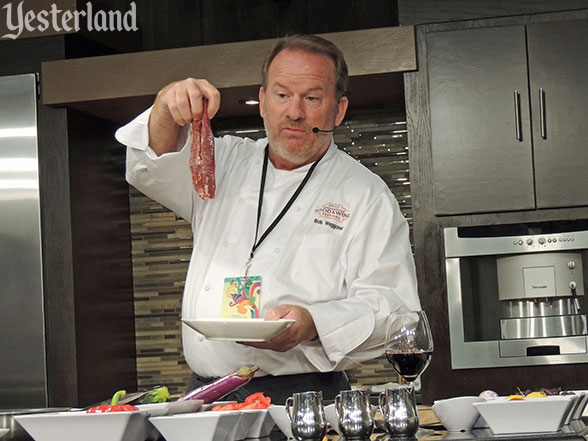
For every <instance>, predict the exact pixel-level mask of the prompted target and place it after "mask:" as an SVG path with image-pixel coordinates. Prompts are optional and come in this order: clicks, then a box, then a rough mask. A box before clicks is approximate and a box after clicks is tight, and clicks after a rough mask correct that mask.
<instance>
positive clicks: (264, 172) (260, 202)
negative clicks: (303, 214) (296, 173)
mask: <svg viewBox="0 0 588 441" xmlns="http://www.w3.org/2000/svg"><path fill="white" fill-rule="evenodd" d="M325 153H326V151H325ZM325 153H323V154H322V155H321V157H320V158H318V159H317V160H316V161H315V162H314V163H313V164H312V165H311V166H310V168H309V169H308V171H307V172H306V176H304V179H303V180H302V182H301V183H300V185H298V188H297V189H296V191H295V192H294V194H293V195H292V196H291V197H290V200H289V201H288V202H286V205H285V206H284V208H282V211H280V213H279V214H278V216H277V217H276V218H275V219H274V221H273V222H272V223H271V225H270V226H269V227H267V230H265V231H264V232H263V234H262V235H261V237H260V238H259V240H257V235H258V234H259V221H260V220H261V207H262V205H263V191H264V188H265V177H266V175H267V163H268V159H269V145H268V146H266V147H265V154H264V158H263V170H262V172H261V183H260V185H259V200H258V202H257V224H256V226H255V240H254V242H253V246H252V247H251V253H250V254H249V260H247V263H246V264H245V266H246V269H245V277H247V272H248V271H249V267H250V266H251V260H252V259H253V255H254V254H255V251H256V250H257V248H259V246H260V245H261V243H262V242H263V241H264V239H265V238H266V237H267V236H268V234H270V233H271V231H272V230H273V229H274V228H275V227H276V225H278V223H279V222H280V221H281V220H282V218H283V217H284V215H285V214H286V212H287V211H288V210H289V209H290V207H291V206H292V204H293V203H294V201H295V200H296V198H297V197H298V195H299V194H300V192H301V191H302V189H303V188H304V186H305V185H306V183H307V182H308V180H309V179H310V175H312V172H313V171H314V169H315V168H316V166H317V165H318V163H319V161H320V160H321V159H322V158H323V156H325Z"/></svg>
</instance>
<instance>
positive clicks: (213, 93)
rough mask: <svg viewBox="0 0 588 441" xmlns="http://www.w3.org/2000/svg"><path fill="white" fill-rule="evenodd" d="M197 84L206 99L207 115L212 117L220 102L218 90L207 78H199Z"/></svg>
mask: <svg viewBox="0 0 588 441" xmlns="http://www.w3.org/2000/svg"><path fill="white" fill-rule="evenodd" d="M199 86H200V89H201V91H202V94H203V95H204V97H205V98H206V99H207V100H208V117H209V118H211V119H212V118H214V115H216V113H217V112H218V109H219V108H220V103H221V96H220V92H219V91H218V89H217V88H216V87H214V86H213V85H212V84H210V83H209V82H208V81H207V80H199Z"/></svg>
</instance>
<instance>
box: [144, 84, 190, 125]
mask: <svg viewBox="0 0 588 441" xmlns="http://www.w3.org/2000/svg"><path fill="white" fill-rule="evenodd" d="M177 86H178V83H171V84H168V85H167V86H165V87H164V88H163V89H161V90H160V91H159V93H158V94H157V98H156V99H155V103H153V110H152V116H153V115H154V114H158V115H160V116H162V117H163V116H164V115H165V114H169V115H171V117H172V119H173V121H174V122H175V123H176V124H177V125H179V126H183V125H185V124H186V122H187V121H186V119H184V117H182V114H181V113H180V111H179V109H178V103H177V100H176V95H177ZM165 118H167V116H165Z"/></svg>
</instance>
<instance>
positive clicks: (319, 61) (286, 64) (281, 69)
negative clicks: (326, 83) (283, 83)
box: [268, 49, 335, 80]
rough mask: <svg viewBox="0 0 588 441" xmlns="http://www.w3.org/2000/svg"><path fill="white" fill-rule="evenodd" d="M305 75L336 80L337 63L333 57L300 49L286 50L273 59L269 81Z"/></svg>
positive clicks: (269, 70) (269, 71)
mask: <svg viewBox="0 0 588 441" xmlns="http://www.w3.org/2000/svg"><path fill="white" fill-rule="evenodd" d="M289 74H291V75H297V74H300V75H304V74H308V75H310V76H316V77H317V79H318V77H324V79H325V80H330V79H332V80H334V79H335V63H334V61H333V59H332V58H331V57H329V56H328V55H325V54H321V53H313V52H308V51H304V50H300V49H284V50H282V51H281V52H280V53H279V54H278V55H276V57H275V58H274V59H273V61H272V63H271V64H270V66H269V69H268V80H270V79H271V78H272V77H276V78H277V77H280V76H283V75H289Z"/></svg>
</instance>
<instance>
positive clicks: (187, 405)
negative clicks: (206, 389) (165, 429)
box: [137, 400, 204, 416]
mask: <svg viewBox="0 0 588 441" xmlns="http://www.w3.org/2000/svg"><path fill="white" fill-rule="evenodd" d="M203 402H204V401H203V400H185V401H169V402H167V403H149V404H138V405H137V408H138V409H139V410H141V411H143V412H147V413H148V414H149V416H161V415H177V414H179V413H188V412H196V411H197V410H198V409H199V408H200V406H202V403H203Z"/></svg>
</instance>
